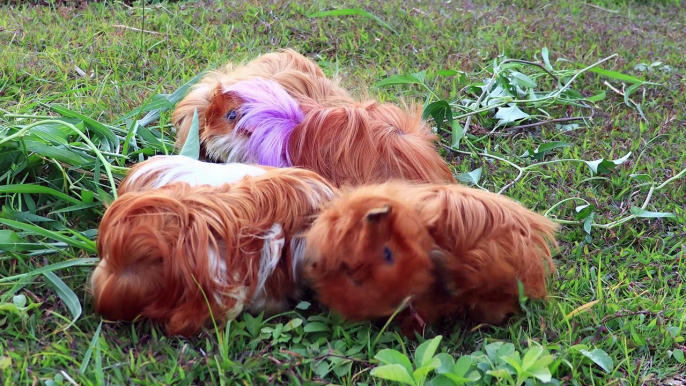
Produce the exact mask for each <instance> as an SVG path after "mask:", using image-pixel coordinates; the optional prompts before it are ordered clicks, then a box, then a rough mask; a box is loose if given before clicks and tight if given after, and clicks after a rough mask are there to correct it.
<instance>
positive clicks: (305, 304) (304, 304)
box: [295, 300, 312, 310]
mask: <svg viewBox="0 0 686 386" xmlns="http://www.w3.org/2000/svg"><path fill="white" fill-rule="evenodd" d="M311 305H312V304H311V303H310V302H306V301H304V300H303V301H301V302H300V303H298V305H297V306H295V308H297V309H299V310H307V309H309V308H310V306H311Z"/></svg>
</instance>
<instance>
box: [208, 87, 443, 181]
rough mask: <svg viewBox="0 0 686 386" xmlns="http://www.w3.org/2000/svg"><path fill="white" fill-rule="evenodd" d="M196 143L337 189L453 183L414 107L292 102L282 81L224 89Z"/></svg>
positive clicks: (214, 153) (218, 155) (214, 154)
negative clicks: (306, 174) (301, 172)
mask: <svg viewBox="0 0 686 386" xmlns="http://www.w3.org/2000/svg"><path fill="white" fill-rule="evenodd" d="M204 114H205V120H204V122H205V126H204V128H203V130H202V131H201V132H200V141H201V142H202V144H203V146H204V147H205V152H206V154H208V156H209V158H211V159H218V160H220V161H222V162H245V163H257V164H260V165H266V166H273V167H291V166H294V167H301V168H305V169H309V170H313V171H315V172H317V173H318V174H320V175H321V176H323V177H325V178H327V179H328V180H330V181H331V182H333V183H334V184H335V185H336V186H339V187H341V186H344V185H362V184H366V183H379V182H385V181H388V180H390V179H401V180H407V181H416V182H455V179H454V177H453V174H452V172H451V170H450V168H449V167H448V165H447V164H446V162H445V160H443V158H441V156H440V155H439V154H438V152H437V151H436V148H435V142H436V139H437V137H436V135H434V134H433V133H432V132H431V129H430V128H429V126H428V125H427V124H426V122H424V121H423V120H422V119H421V113H420V111H419V110H418V109H417V108H411V109H402V108H400V107H398V106H396V105H393V104H390V103H378V102H375V101H372V100H370V101H365V102H352V101H348V102H344V103H337V104H334V103H332V104H330V105H326V106H325V105H320V104H318V103H316V102H314V101H309V102H307V103H306V102H300V103H299V102H297V101H296V100H295V99H293V98H292V97H291V96H290V95H289V94H288V93H287V92H286V91H285V90H284V89H283V88H282V87H281V86H280V85H279V84H277V83H276V82H274V81H271V80H266V79H260V78H258V79H254V80H248V81H243V82H239V83H235V84H233V85H231V86H222V87H221V88H220V89H218V90H217V92H216V93H215V96H214V98H213V100H212V102H211V103H210V105H209V107H208V108H207V109H206V110H205V112H204Z"/></svg>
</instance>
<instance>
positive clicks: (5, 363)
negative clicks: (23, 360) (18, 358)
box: [0, 357, 12, 371]
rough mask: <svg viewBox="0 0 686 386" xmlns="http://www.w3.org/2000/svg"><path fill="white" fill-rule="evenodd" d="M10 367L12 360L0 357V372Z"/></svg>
mask: <svg viewBox="0 0 686 386" xmlns="http://www.w3.org/2000/svg"><path fill="white" fill-rule="evenodd" d="M10 366H12V358H10V357H0V371H5V370H7V369H9V368H10Z"/></svg>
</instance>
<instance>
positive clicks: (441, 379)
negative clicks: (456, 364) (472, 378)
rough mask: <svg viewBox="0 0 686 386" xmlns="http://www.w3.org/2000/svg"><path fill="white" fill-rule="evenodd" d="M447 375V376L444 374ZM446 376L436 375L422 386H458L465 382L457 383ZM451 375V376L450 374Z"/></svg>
mask: <svg viewBox="0 0 686 386" xmlns="http://www.w3.org/2000/svg"><path fill="white" fill-rule="evenodd" d="M446 375H447V374H446ZM446 375H437V376H435V377H433V378H432V379H431V380H430V381H427V382H426V383H425V384H424V386H456V385H457V386H459V385H463V384H464V383H466V382H458V381H455V380H453V379H452V378H449V377H447V376H446ZM451 375H452V374H451Z"/></svg>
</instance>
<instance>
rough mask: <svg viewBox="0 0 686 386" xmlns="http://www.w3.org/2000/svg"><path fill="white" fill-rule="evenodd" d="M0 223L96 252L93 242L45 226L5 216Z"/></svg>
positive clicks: (0, 219)
mask: <svg viewBox="0 0 686 386" xmlns="http://www.w3.org/2000/svg"><path fill="white" fill-rule="evenodd" d="M0 223H2V224H5V225H8V226H11V227H13V228H16V229H21V230H23V231H26V232H31V233H33V234H36V235H39V236H45V237H48V238H51V239H53V240H56V241H61V242H63V243H66V244H67V245H70V246H72V247H75V248H80V249H84V250H86V251H88V252H90V253H97V249H96V248H95V247H94V244H90V243H86V242H83V241H80V240H75V239H72V238H71V237H67V236H64V235H63V234H61V233H57V232H53V231H50V230H47V229H45V228H41V227H39V226H36V225H32V224H25V223H22V222H19V221H14V220H9V219H6V218H0Z"/></svg>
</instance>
